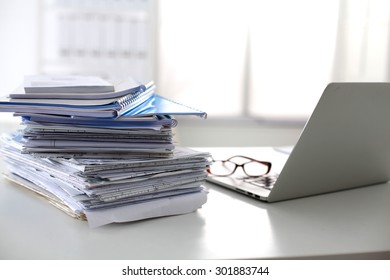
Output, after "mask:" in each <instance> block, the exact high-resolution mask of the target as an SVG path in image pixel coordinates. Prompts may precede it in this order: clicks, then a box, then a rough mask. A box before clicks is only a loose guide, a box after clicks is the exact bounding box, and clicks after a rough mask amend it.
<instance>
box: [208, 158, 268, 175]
mask: <svg viewBox="0 0 390 280" xmlns="http://www.w3.org/2000/svg"><path fill="white" fill-rule="evenodd" d="M236 157H241V158H244V159H248V160H250V161H248V162H245V163H243V164H238V163H235V162H233V161H231V159H233V158H236ZM217 161H221V162H223V163H224V162H227V161H228V162H231V163H234V164H235V167H234V169H233V171H232V172H231V173H229V174H225V175H217V174H214V173H212V172H211V170H210V167H211V166H209V167H208V168H207V172H208V173H209V174H211V175H213V176H217V177H228V176H231V175H233V174H234V173H235V172H236V170H237V168H238V167H241V168H242V170H243V171H244V173H245V175H247V176H248V177H251V178H255V177H260V176H264V175H266V174H268V173H269V172H270V171H271V168H272V163H271V162H269V161H262V160H257V159H254V158H250V157H247V156H241V155H235V156H232V157H230V158H228V159H225V160H215V159H213V158H212V162H217ZM252 161H254V162H258V163H261V164H263V165H265V166H267V171H266V172H265V173H264V174H261V175H257V176H253V175H249V174H248V173H246V171H245V167H244V165H245V164H247V163H250V162H252Z"/></svg>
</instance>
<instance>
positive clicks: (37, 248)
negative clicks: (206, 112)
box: [0, 178, 390, 259]
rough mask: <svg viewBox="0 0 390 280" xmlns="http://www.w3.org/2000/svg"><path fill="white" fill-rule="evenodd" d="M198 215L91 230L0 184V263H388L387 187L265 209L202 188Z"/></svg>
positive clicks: (230, 194) (221, 191) (262, 205)
mask: <svg viewBox="0 0 390 280" xmlns="http://www.w3.org/2000/svg"><path fill="white" fill-rule="evenodd" d="M207 188H208V189H209V191H210V193H209V199H208V202H207V203H206V204H205V205H204V206H203V208H201V209H199V210H198V211H196V212H194V213H191V214H187V215H182V216H172V217H164V218H158V219H151V220H146V221H140V222H135V223H126V224H113V225H108V226H104V227H101V228H97V229H90V228H89V227H88V224H87V223H86V222H83V221H78V220H75V219H73V218H71V217H69V216H67V215H66V214H64V213H63V212H61V211H60V210H57V209H56V208H54V207H53V206H51V205H50V204H49V203H47V202H46V201H45V200H44V199H43V198H40V197H38V196H37V195H34V194H32V193H30V192H29V191H27V190H25V189H23V188H22V187H18V186H16V185H14V184H12V183H10V182H8V181H6V180H5V179H3V178H1V179H0V225H1V230H0V259H225V258H233V259H242V258H245V259H247V258H259V259H261V258H263V259H271V258H282V259H286V258H332V259H336V258H350V259H351V258H365V259H368V258H386V259H390V219H389V215H390V184H383V185H377V186H373V187H366V188H360V189H355V190H349V191H343V192H338V193H333V194H326V195H321V196H316V197H311V198H304V199H296V200H291V201H286V202H279V203H274V204H267V203H263V202H259V201H256V200H254V199H252V198H249V197H245V196H243V195H241V194H236V193H234V192H232V191H229V190H225V189H223V188H221V187H218V186H216V185H211V184H207Z"/></svg>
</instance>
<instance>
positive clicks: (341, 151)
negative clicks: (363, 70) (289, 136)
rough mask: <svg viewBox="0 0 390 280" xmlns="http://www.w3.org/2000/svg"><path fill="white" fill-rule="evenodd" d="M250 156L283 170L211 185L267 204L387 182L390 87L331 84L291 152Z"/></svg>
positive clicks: (389, 175) (270, 151) (215, 179)
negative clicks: (217, 185) (251, 179)
mask: <svg viewBox="0 0 390 280" xmlns="http://www.w3.org/2000/svg"><path fill="white" fill-rule="evenodd" d="M212 154H213V153H212ZM213 156H214V154H213ZM229 156H232V155H227V157H229ZM246 156H251V157H253V158H256V159H258V160H268V161H271V162H272V163H273V164H274V162H275V163H278V164H279V165H280V170H276V171H275V170H272V169H274V167H272V169H271V175H268V176H266V177H264V178H260V180H263V181H260V184H259V182H256V181H250V180H249V181H248V180H242V179H237V178H235V177H234V174H233V175H232V176H229V177H215V176H212V175H210V176H209V177H208V179H207V180H208V181H210V182H212V183H216V184H219V185H221V186H224V187H227V188H230V189H232V190H235V191H238V192H240V193H244V194H246V195H249V196H251V197H254V198H257V199H259V200H262V201H267V202H277V201H283V200H288V199H294V198H301V197H307V196H313V195H318V194H324V193H330V192H335V191H341V190H346V189H352V188H357V187H363V186H371V185H375V184H380V183H384V182H388V181H389V180H390V83H331V84H329V85H328V86H327V87H326V88H325V90H324V92H323V94H322V96H321V98H320V100H319V102H318V104H317V106H316V108H315V109H314V111H313V113H312V115H311V117H310V118H309V120H308V122H307V123H306V125H305V127H304V129H303V131H302V133H301V135H300V137H299V139H298V141H297V143H296V144H295V146H294V147H293V148H292V150H291V151H286V150H285V149H272V148H265V149H263V150H262V152H261V153H257V154H246ZM227 157H226V158H227ZM226 158H223V159H226ZM215 159H216V158H215ZM218 159H222V158H218ZM272 173H273V174H272ZM267 177H268V178H267ZM264 180H266V181H265V182H264Z"/></svg>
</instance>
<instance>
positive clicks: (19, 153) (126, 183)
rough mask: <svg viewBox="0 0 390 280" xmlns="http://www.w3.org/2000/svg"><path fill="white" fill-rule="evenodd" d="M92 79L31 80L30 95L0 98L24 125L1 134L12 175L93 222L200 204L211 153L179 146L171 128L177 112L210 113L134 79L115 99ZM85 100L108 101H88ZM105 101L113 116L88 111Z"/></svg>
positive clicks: (1, 106) (93, 224)
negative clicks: (118, 105)
mask: <svg viewBox="0 0 390 280" xmlns="http://www.w3.org/2000/svg"><path fill="white" fill-rule="evenodd" d="M34 78H36V77H33V79H34ZM39 78H41V79H42V77H39ZM48 78H51V77H46V80H47V79H48ZM92 78H93V77H92ZM92 78H90V77H89V80H92V81H93V82H94V83H89V84H88V83H87V82H85V83H82V82H81V83H79V84H76V85H74V84H73V85H72V86H70V85H69V87H67V83H65V84H64V85H61V86H59V85H57V84H52V85H51V87H48V88H44V87H43V86H42V83H36V84H34V86H35V87H38V86H39V89H37V88H33V89H32V88H31V86H29V87H26V86H25V91H24V93H21V92H20V90H19V93H12V94H11V95H10V96H9V100H7V101H3V102H2V103H0V111H12V110H13V111H14V112H15V116H20V117H21V119H22V127H21V129H20V130H18V131H14V132H12V133H9V134H3V135H2V139H1V140H2V143H3V145H2V148H1V153H2V154H3V155H4V160H5V162H6V164H7V167H8V168H7V169H8V170H7V172H6V173H5V174H4V175H5V176H6V178H8V179H10V180H12V181H14V182H16V183H18V184H20V185H22V186H24V187H26V188H28V189H30V190H32V191H34V192H36V193H38V194H40V195H42V196H43V197H45V198H46V199H47V200H48V201H49V202H50V203H52V204H53V205H55V206H56V207H58V208H59V209H61V210H63V211H65V212H66V213H68V214H69V215H71V216H73V217H76V218H78V219H82V220H88V223H89V225H90V226H91V227H96V226H101V225H104V224H109V223H114V222H128V221H135V220H140V219H147V218H153V217H159V216H167V215H176V214H185V213H189V212H193V211H195V210H196V209H198V208H200V207H201V206H202V205H203V204H204V203H205V202H206V200H207V192H206V191H205V189H204V187H203V186H202V184H203V183H204V181H205V179H206V176H207V172H206V168H207V166H208V165H209V163H210V162H209V154H208V153H203V152H197V151H194V150H191V149H188V148H183V147H179V146H177V145H174V143H173V135H172V128H173V127H174V126H176V125H177V122H176V120H175V119H174V115H175V114H181V115H183V114H184V115H198V116H201V117H205V116H206V114H205V113H204V112H202V111H199V110H196V109H193V108H189V107H187V106H184V105H181V104H178V103H176V102H173V101H171V100H167V99H165V98H163V97H161V96H159V95H157V94H155V92H154V85H153V83H151V84H149V85H146V86H143V85H140V84H135V85H134V84H133V86H132V87H131V88H127V89H121V91H122V92H124V91H125V92H126V94H125V96H120V95H119V96H116V97H112V96H114V95H116V94H114V92H115V90H116V86H113V87H112V88H111V87H110V85H109V84H107V83H105V82H104V81H103V82H102V85H101V87H99V86H100V84H99V85H97V83H96V81H97V79H95V80H93V79H92ZM72 79H73V77H72ZM77 79H79V77H77ZM57 80H58V79H57ZM28 81H29V83H30V85H31V78H29V79H28ZM65 81H66V79H65ZM47 84H48V83H46V84H45V85H47ZM49 84H50V83H49ZM69 84H70V83H69ZM87 84H88V86H86V85H87ZM56 87H58V90H57V88H56ZM94 93H95V94H94ZM145 93H146V94H145ZM110 94H111V97H109V98H108V99H107V98H100V97H99V96H101V95H104V96H105V97H107V96H108V95H110ZM93 95H95V97H96V96H97V97H96V99H92V96H93ZM136 96H143V98H141V101H137V103H136V104H135V105H134V104H132V105H130V106H128V104H127V105H123V104H122V105H121V108H120V109H119V110H116V109H112V108H113V106H115V105H113V104H116V102H117V101H118V100H117V99H118V98H119V99H121V98H122V99H123V98H124V97H125V98H126V99H127V100H131V99H132V97H136ZM49 97H51V98H49ZM80 97H81V98H84V99H77V98H80ZM85 98H89V99H85ZM99 98H100V99H99ZM15 100H17V101H15ZM86 100H87V101H88V100H89V101H90V103H92V102H98V101H100V102H101V104H103V102H106V104H105V105H96V104H95V105H85V104H83V102H82V101H86ZM80 101H81V102H80ZM66 102H68V103H72V106H75V107H72V108H73V109H74V111H72V110H69V107H68V105H69V104H67V105H65V103H66ZM37 104H39V105H37ZM81 104H83V105H81ZM107 104H108V105H109V106H111V108H110V109H108V110H107V111H111V112H112V113H113V114H112V115H111V116H110V117H107V116H106V117H102V115H101V114H97V115H96V116H92V115H90V116H87V117H86V116H84V115H83V112H85V111H87V112H89V111H88V110H89V109H85V108H88V107H89V106H93V107H95V109H96V108H97V107H100V106H103V107H107ZM8 106H9V107H8ZM11 108H12V109H11ZM42 108H45V109H46V110H43V112H40V109H42ZM75 108H76V109H75ZM124 108H126V109H124ZM95 109H94V110H95ZM100 109H101V108H98V109H96V111H99V110H100ZM102 111H106V110H105V109H102ZM72 112H73V113H72ZM74 112H76V113H74Z"/></svg>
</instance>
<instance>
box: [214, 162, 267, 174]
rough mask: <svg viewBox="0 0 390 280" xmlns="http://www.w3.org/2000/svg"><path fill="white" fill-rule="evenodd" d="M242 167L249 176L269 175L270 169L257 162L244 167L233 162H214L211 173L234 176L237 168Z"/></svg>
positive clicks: (248, 163) (245, 164)
mask: <svg viewBox="0 0 390 280" xmlns="http://www.w3.org/2000/svg"><path fill="white" fill-rule="evenodd" d="M239 166H241V167H242V168H243V169H244V172H245V173H246V175H248V176H261V175H264V174H266V173H267V171H268V167H267V166H266V165H264V164H262V163H260V162H257V161H249V162H246V163H244V164H242V165H240V164H236V163H234V162H231V161H219V160H218V161H214V162H213V164H212V165H211V166H210V172H211V173H212V174H214V175H217V176H228V175H232V174H233V173H234V172H235V170H236V168H237V167H239Z"/></svg>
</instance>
